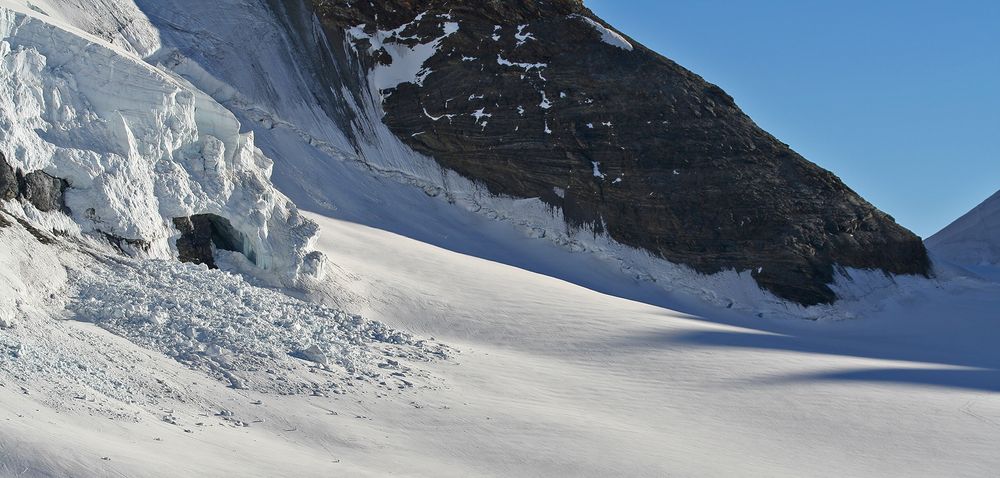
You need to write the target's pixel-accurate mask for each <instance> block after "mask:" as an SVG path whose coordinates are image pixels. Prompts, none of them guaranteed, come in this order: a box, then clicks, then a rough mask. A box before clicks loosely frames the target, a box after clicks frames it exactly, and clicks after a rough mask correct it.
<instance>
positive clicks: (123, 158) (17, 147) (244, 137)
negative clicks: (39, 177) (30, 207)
mask: <svg viewBox="0 0 1000 478" xmlns="http://www.w3.org/2000/svg"><path fill="white" fill-rule="evenodd" d="M0 91H2V92H3V94H2V95H0V151H3V152H4V153H5V155H6V157H7V158H8V161H9V162H10V163H11V165H12V166H13V167H14V168H16V169H21V170H24V171H35V170H43V171H45V172H47V173H49V174H51V175H52V176H55V177H58V178H62V179H65V180H67V181H68V182H69V184H70V188H69V189H68V190H67V191H66V198H65V199H66V204H67V206H68V207H69V209H70V210H71V211H72V217H73V219H74V220H75V222H76V223H78V224H79V226H80V229H81V231H82V232H84V233H97V234H105V235H109V236H113V237H116V238H120V239H125V240H127V241H130V242H131V243H134V244H143V247H141V248H140V249H142V250H141V251H140V250H136V251H135V252H142V253H143V254H148V255H149V256H150V257H155V258H170V257H173V256H175V255H176V253H175V251H174V248H175V246H174V245H173V244H174V241H175V240H176V237H177V235H178V233H177V231H176V230H175V229H174V228H173V225H172V220H173V219H174V218H178V217H187V216H191V215H194V214H215V215H218V216H221V217H224V218H226V219H228V220H229V221H230V222H231V223H232V225H233V226H234V227H235V228H236V229H237V230H238V231H239V232H240V233H241V235H242V236H243V238H244V240H245V244H244V248H245V249H247V252H252V255H253V256H254V257H255V258H256V261H257V265H258V266H259V267H260V268H261V269H264V270H267V271H269V272H270V274H271V275H270V276H271V277H274V278H276V279H279V280H280V281H281V282H284V283H291V282H294V280H295V279H296V277H297V276H298V274H299V272H300V271H310V272H311V273H319V271H320V265H321V262H322V258H321V257H320V256H319V255H318V253H313V254H310V252H309V250H308V249H309V245H310V241H311V240H312V238H313V236H315V234H316V233H317V228H316V226H315V225H314V224H312V223H311V222H309V221H307V220H305V219H303V218H302V217H301V216H300V215H299V213H298V211H297V210H296V208H295V207H294V205H292V204H291V203H290V202H289V201H288V200H287V199H286V198H285V197H284V196H283V195H282V194H281V193H279V192H278V191H277V190H275V189H274V188H273V186H272V185H271V183H270V179H269V178H270V174H271V168H272V162H271V160H270V159H268V158H267V157H265V156H264V155H263V154H262V153H261V152H260V151H259V150H258V149H257V148H256V146H255V145H254V137H253V133H241V126H240V123H239V122H238V121H237V120H236V118H235V117H234V116H233V114H232V113H230V112H229V111H228V110H226V109H225V108H224V107H222V106H221V105H219V104H218V103H217V102H216V101H214V100H213V99H212V98H210V97H209V96H207V95H205V94H204V93H202V92H200V91H199V90H197V89H196V88H193V87H192V86H190V84H188V83H187V82H186V81H184V80H182V79H179V78H178V77H173V76H171V75H169V74H167V73H165V72H163V71H161V70H159V69H156V68H154V67H152V66H150V65H148V64H147V63H145V62H144V61H143V60H142V59H140V58H138V57H136V56H134V55H133V54H132V53H130V52H129V51H127V50H125V49H122V48H118V47H115V46H113V45H110V44H107V43H105V42H103V41H101V40H98V39H96V38H94V37H91V36H90V35H87V34H85V33H83V32H80V31H78V30H76V29H74V28H72V27H70V26H67V25H61V24H58V22H57V21H56V20H54V19H53V17H49V16H48V15H47V14H41V13H35V12H20V11H15V10H13V9H10V8H6V7H4V6H0Z"/></svg>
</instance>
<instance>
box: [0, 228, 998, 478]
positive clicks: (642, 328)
mask: <svg viewBox="0 0 1000 478" xmlns="http://www.w3.org/2000/svg"><path fill="white" fill-rule="evenodd" d="M311 218H312V219H313V220H316V221H317V222H318V223H319V224H320V226H321V227H322V229H323V231H324V234H323V236H322V238H321V240H320V241H319V243H318V244H317V247H318V248H319V249H320V250H322V251H324V253H326V254H329V255H330V257H331V260H332V263H334V264H337V267H336V268H334V269H333V270H332V272H331V275H330V278H329V279H328V281H327V282H326V285H325V286H324V287H323V289H325V294H320V296H324V295H327V294H328V295H329V296H330V297H336V298H338V300H340V301H342V305H344V306H346V307H348V308H349V309H351V310H357V311H359V312H363V313H364V314H365V315H367V316H369V317H372V318H376V319H380V320H383V321H385V322H386V323H387V324H389V325H390V326H393V327H395V328H399V329H403V330H407V331H409V332H411V333H415V334H418V335H423V336H433V337H435V339H437V340H440V341H442V342H445V343H447V344H449V346H451V347H452V350H454V355H453V359H449V360H439V359H436V360H431V361H427V362H420V361H418V362H416V366H417V368H419V369H420V370H423V371H424V372H425V373H424V375H423V376H422V377H423V378H419V377H421V375H419V374H416V375H417V376H418V378H417V379H413V380H414V381H415V382H416V383H417V385H416V387H404V388H398V387H389V388H385V387H380V386H379V385H378V384H377V383H374V382H366V383H365V384H361V385H359V386H356V387H351V388H350V389H348V390H346V392H345V393H344V394H325V395H327V396H312V395H311V394H301V393H300V394H296V395H291V396H284V395H278V394H275V393H273V392H271V391H269V390H268V389H266V388H264V389H255V388H250V389H248V390H241V389H234V388H231V387H228V388H227V387H225V385H227V384H228V382H227V381H224V380H223V381H219V380H216V379H213V378H212V377H210V376H207V375H204V374H203V373H202V372H200V371H199V370H191V369H189V368H187V367H185V366H182V365H181V364H180V363H179V362H176V361H173V360H170V359H168V358H166V357H164V356H163V355H161V354H159V353H155V352H153V351H150V350H149V349H144V348H139V347H137V346H136V345H134V344H133V343H132V342H126V341H124V340H122V339H119V338H117V337H116V336H113V335H111V334H109V333H107V332H105V331H104V330H103V329H95V328H92V326H89V325H87V324H80V323H78V322H64V321H51V320H47V321H45V322H42V321H41V319H39V320H38V321H36V322H31V323H22V324H21V325H19V326H18V328H19V329H21V330H22V331H26V330H31V331H35V332H34V333H32V334H31V335H33V336H34V335H42V336H48V335H50V334H58V335H55V337H54V338H53V339H52V340H51V341H52V342H53V343H55V342H58V343H61V344H63V345H62V347H71V348H70V350H71V351H73V352H74V353H72V354H69V353H67V354H66V356H68V357H73V358H74V359H75V360H76V361H79V362H84V363H86V364H87V369H88V370H93V371H101V372H103V373H104V374H106V375H110V376H111V377H120V378H118V380H122V381H123V382H122V383H121V385H120V386H118V387H110V388H109V392H108V393H103V392H102V393H99V391H100V390H102V388H101V387H96V390H95V388H92V387H90V385H88V384H89V382H91V381H92V380H91V379H90V378H88V377H89V376H90V375H89V374H82V375H81V376H80V377H79V378H78V379H77V380H76V381H75V382H68V383H67V381H66V380H52V381H51V382H46V381H42V380H37V379H34V380H32V379H31V378H30V377H29V379H27V380H22V379H21V378H20V377H18V376H17V375H16V374H15V375H12V374H11V373H9V372H8V371H9V370H11V368H10V365H5V366H4V367H2V368H0V370H3V372H0V377H2V378H0V383H3V384H4V386H3V387H0V403H3V404H4V406H3V407H2V408H0V410H2V411H0V454H2V456H4V459H2V460H0V470H5V471H6V472H8V473H9V474H14V473H17V472H20V471H21V470H23V469H28V470H29V473H27V474H26V475H27V476H50V475H56V476H59V475H74V476H91V475H95V476H102V475H107V474H111V475H115V474H123V475H127V476H176V473H178V472H180V471H183V472H184V473H186V474H195V475H205V474H208V475H234V474H239V475H241V476H273V475H274V474H279V475H295V476H329V475H330V474H331V473H337V472H340V473H344V474H347V475H350V476H368V475H370V476H384V475H387V474H399V475H407V476H432V475H433V476H512V475H513V476H622V475H626V476H733V475H736V476H770V477H773V476H790V477H792V476H794V477H797V476H859V477H860V476H873V477H874V476H879V477H885V476H901V477H902V476H906V477H913V476H969V477H974V476H989V474H990V473H992V472H993V470H995V469H996V467H997V466H1000V461H998V460H1000V458H998V457H997V455H996V453H994V451H995V443H996V438H997V436H1000V394H998V393H997V392H1000V387H998V385H997V384H1000V352H998V351H997V349H996V347H993V344H995V343H996V341H997V339H1000V324H998V320H1000V318H998V317H997V316H996V313H995V311H996V310H997V307H996V306H997V300H998V297H1000V285H997V284H990V283H986V282H981V281H976V280H974V279H970V278H967V277H962V276H955V277H942V278H940V279H939V282H938V283H937V285H936V287H931V288H918V289H914V290H913V291H912V293H910V294H906V295H903V296H896V297H894V298H892V299H891V300H888V301H886V302H884V303H883V309H882V311H881V312H879V313H876V314H871V315H869V316H866V317H865V318H864V320H856V321H825V322H809V321H789V320H779V319H760V318H755V317H744V316H742V315H740V314H736V313H730V314H723V315H686V314H680V313H677V312H674V311H671V310H668V309H664V308H660V307H656V306H651V305H647V304H642V303H639V302H633V301H629V300H624V299H620V298H616V297H612V296H608V295H604V294H600V293H597V292H594V291H592V290H588V289H585V288H582V287H579V286H576V285H573V284H570V283H567V282H564V281H561V280H558V279H553V278H550V277H546V276H543V275H539V274H535V273H531V272H528V271H524V270H521V269H517V268H513V267H510V266H506V265H503V264H498V263H494V262H489V261H484V260H482V259H478V258H475V257H470V256H465V255H461V254H457V253H454V252H451V251H448V250H445V249H441V248H438V247H435V246H431V245H428V244H424V243H420V242H417V241H413V240H411V239H407V238H405V237H402V236H398V235H395V234H392V233H388V232H385V231H381V230H377V229H372V228H368V227H365V226H360V225H357V224H351V223H348V222H343V221H338V220H332V219H327V218H323V217H321V216H315V215H314V216H311ZM15 233H16V234H22V233H21V232H17V229H16V226H14V227H9V228H6V229H0V241H4V244H8V243H9V242H7V239H8V237H9V235H10V234H15ZM22 236H24V237H22V238H21V239H22V240H24V241H29V240H32V239H30V236H26V235H23V234H22ZM46 252H47V251H46V250H41V251H39V253H41V254H45V253H46ZM44 263H45V262H44V261H43V262H40V264H44ZM7 267H9V266H7V265H5V268H7ZM152 270H154V271H155V268H154V269H152ZM24 277H31V275H30V274H28V275H25V276H24ZM318 298H319V299H321V300H325V299H323V298H322V297H318ZM38 307H39V309H38V310H39V311H40V312H41V311H44V310H46V309H45V308H44V307H45V304H41V305H39V306H38ZM56 309H57V310H58V307H56ZM27 327H32V328H31V329H27ZM18 328H15V329H14V330H15V331H16V330H18ZM37 331H45V333H44V334H40V333H39V332H37ZM9 333H10V332H9V331H7V332H2V331H0V335H5V334H9ZM21 333H22V334H23V333H24V332H21ZM44 344H45V345H46V346H49V345H50V344H49V343H47V342H45V343H44ZM42 345H43V343H37V345H34V347H31V348H36V347H37V348H41V347H42ZM95 349H96V350H99V351H100V352H98V353H95V352H94V350H95ZM55 350H60V349H59V348H56V349H55ZM8 360H10V359H8ZM8 363H9V362H8ZM28 363H29V364H30V363H34V362H28ZM411 363H412V362H411ZM69 364H70V365H73V364H74V362H69ZM74 366H75V365H74ZM120 370H124V371H127V372H128V373H127V374H125V375H124V376H122V375H119V374H120V373H121V372H120ZM290 376H294V375H290ZM125 377H127V379H126V378H125ZM157 380H162V381H164V382H165V386H166V390H164V389H163V388H162V387H164V385H161V384H160V382H158V381H157ZM144 382H149V383H144ZM192 382H194V383H192ZM45 383H52V384H53V385H51V386H43V385H42V384H45ZM96 383H97V384H98V385H99V384H100V383H101V382H100V381H97V382H96ZM62 384H66V385H62ZM21 387H25V388H26V389H27V391H28V394H24V393H23V392H22V391H21ZM40 388H41V389H40ZM133 388H134V389H136V390H141V391H142V392H141V393H139V394H137V395H130V394H125V393H121V392H115V391H121V390H132V389H133ZM112 392H114V393H121V395H115V394H114V393H112ZM76 396H84V397H85V398H83V399H77V398H75V397H76ZM90 400H94V401H95V402H91V401H90ZM258 401H259V404H258ZM52 402H56V403H55V404H53V403H52ZM108 413H110V414H111V416H112V417H113V418H115V419H114V420H108ZM334 413H335V414H334ZM115 414H117V415H115ZM165 420H167V421H165ZM175 423H176V424H175ZM199 423H200V425H199ZM243 423H245V424H247V425H249V426H248V427H243V426H242V424H243ZM184 430H191V431H192V433H186V432H184ZM76 433H79V434H80V435H79V436H81V437H83V438H85V439H74V438H70V437H73V436H76V435H64V434H76ZM157 439H159V440H157ZM52 456H58V457H62V458H61V459H60V460H51V459H48V458H46V457H52ZM103 457H108V458H109V460H102V458H103ZM845 457H849V458H845ZM5 466H6V468H4V467H5Z"/></svg>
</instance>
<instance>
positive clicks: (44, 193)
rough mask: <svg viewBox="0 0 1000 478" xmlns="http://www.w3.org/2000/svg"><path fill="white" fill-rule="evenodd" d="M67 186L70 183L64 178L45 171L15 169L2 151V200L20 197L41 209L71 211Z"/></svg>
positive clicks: (0, 160) (0, 179)
mask: <svg viewBox="0 0 1000 478" xmlns="http://www.w3.org/2000/svg"><path fill="white" fill-rule="evenodd" d="M67 187H69V183H67V182H66V181H65V180H64V179H60V178H57V177H54V176H52V175H50V174H48V173H46V172H44V171H31V172H29V173H27V174H25V173H24V172H22V171H20V170H18V171H15V170H14V168H13V167H11V165H10V164H9V163H8V162H7V158H6V156H4V155H3V153H0V200H3V201H10V200H12V199H20V200H23V201H26V202H29V203H31V205H32V206H35V208H36V209H38V210H39V211H44V212H49V211H63V212H69V209H68V208H67V207H66V199H65V192H66V188H67Z"/></svg>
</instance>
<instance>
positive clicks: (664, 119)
mask: <svg viewBox="0 0 1000 478" xmlns="http://www.w3.org/2000/svg"><path fill="white" fill-rule="evenodd" d="M311 2H312V5H311V6H312V7H313V8H314V11H315V13H316V14H317V15H318V17H319V18H320V21H321V23H322V25H323V27H324V31H325V33H326V36H327V39H328V41H329V43H330V44H332V45H335V46H336V45H347V46H352V47H353V48H354V50H355V51H356V52H357V54H358V58H357V59H356V60H357V61H360V62H361V64H362V65H363V66H364V67H365V68H366V70H367V71H368V72H370V73H369V75H368V81H369V83H371V85H370V86H371V87H372V88H373V89H375V90H377V93H378V94H379V95H380V96H381V99H382V107H383V109H384V112H385V116H384V118H383V121H384V122H385V123H386V124H387V125H388V126H389V127H390V128H391V130H392V131H393V132H394V133H395V134H396V135H397V136H398V137H399V138H400V139H401V140H402V141H403V142H405V143H406V144H407V145H408V146H410V147H411V148H413V149H415V150H416V151H419V152H421V153H423V154H426V155H428V156H430V157H432V158H434V159H435V160H436V161H438V162H439V163H440V164H441V165H442V166H444V167H446V168H449V169H452V170H454V171H457V172H458V173H460V174H461V175H463V176H465V177H467V178H470V179H472V180H474V181H477V182H480V183H482V184H485V185H486V186H487V187H488V188H489V190H490V191H491V192H492V193H495V194H497V195H505V196H511V197H521V198H536V197H537V198H540V199H542V200H543V201H545V202H546V203H548V204H550V205H552V206H554V207H557V208H561V209H562V211H563V212H564V215H565V217H566V220H567V221H568V225H567V227H571V228H580V227H590V228H593V229H594V231H595V232H596V233H606V234H608V235H609V236H610V237H611V238H613V239H614V240H616V241H618V242H620V243H622V244H625V245H629V246H633V247H636V248H641V249H644V250H647V251H649V252H651V253H652V254H654V255H656V256H658V257H661V258H664V259H666V260H669V261H671V262H674V263H679V264H685V265H687V266H690V267H692V268H694V269H695V270H697V271H699V272H702V273H715V272H719V271H721V270H725V269H736V270H740V271H743V270H750V271H752V274H753V277H754V278H755V279H756V281H757V282H758V283H759V284H760V285H761V286H762V287H764V288H765V289H767V290H769V291H771V292H773V293H774V294H776V295H777V296H779V297H782V298H785V299H789V300H792V301H795V302H798V303H801V304H805V305H811V304H819V303H830V302H832V301H834V300H835V299H836V297H835V295H834V293H833V292H832V290H831V289H830V288H829V287H828V284H829V283H830V282H831V281H832V280H833V279H834V271H835V268H836V267H846V268H861V269H882V270H884V271H886V272H888V273H892V274H924V275H926V274H927V273H928V271H929V260H928V257H927V253H926V251H925V249H924V246H923V244H922V242H921V240H920V239H919V238H918V237H917V236H915V235H914V234H913V233H911V232H910V231H908V230H906V229H905V228H903V227H901V226H899V225H898V224H896V223H895V222H894V220H893V218H892V217H890V216H888V215H887V214H885V213H883V212H881V211H879V210H878V209H876V208H875V207H873V206H872V205H871V204H869V203H868V202H866V201H865V200H864V199H862V198H861V197H860V196H858V195H857V194H856V193H855V192H853V191H852V190H851V189H849V188H848V187H847V186H846V185H844V183H843V182H841V181H840V180H839V179H838V178H837V177H836V176H835V175H833V174H832V173H830V172H828V171H826V170H824V169H822V168H820V167H818V166H816V165H815V164H812V163H810V162H809V161H807V160H806V159H804V158H803V157H801V156H800V155H798V154H797V153H795V152H794V151H792V150H791V149H790V148H789V147H788V145H786V144H784V143H782V142H780V141H778V140H777V139H775V138H774V137H773V136H771V135H770V134H768V133H767V132H765V131H763V130H762V129H761V128H760V127H758V126H757V125H756V124H754V122H753V121H752V120H751V119H750V118H749V117H748V116H747V115H746V114H744V113H743V112H742V111H740V109H739V108H738V107H737V106H736V104H735V102H734V101H733V99H732V98H731V97H730V96H729V95H727V94H726V93H725V92H724V91H722V90H721V89H720V88H718V87H717V86H714V85H712V84H709V83H707V82H706V81H705V80H703V79H702V78H701V77H699V76H698V75H696V74H694V73H692V72H690V71H688V70H686V69H684V68H683V67H681V66H679V65H677V64H676V63H674V62H672V61H670V60H669V59H667V58H664V57H663V56H661V55H659V54H657V53H655V52H653V51H651V50H649V49H647V48H645V47H643V46H642V45H640V44H638V43H637V42H635V41H633V40H631V39H629V38H627V37H625V36H624V35H622V34H620V33H618V32H616V31H614V30H613V29H611V28H610V27H609V26H608V25H607V24H605V23H604V22H603V21H602V20H600V19H599V18H597V17H596V16H595V15H594V14H593V13H592V12H591V11H590V10H589V9H587V8H586V7H585V6H584V5H583V3H582V2H581V1H578V0H549V1H544V0H506V1H498V0H491V1H476V2H472V1H468V0H464V1H463V0H387V1H379V2H360V1H348V0H311ZM334 50H336V48H334Z"/></svg>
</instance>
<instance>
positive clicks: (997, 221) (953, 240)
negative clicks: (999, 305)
mask: <svg viewBox="0 0 1000 478" xmlns="http://www.w3.org/2000/svg"><path fill="white" fill-rule="evenodd" d="M925 243H926V244H927V248H928V249H930V250H931V252H933V253H934V255H935V257H939V258H941V259H944V260H947V261H951V262H954V263H956V264H961V265H969V266H978V265H1000V192H997V193H996V194H994V195H993V196H991V197H990V198H989V199H987V200H985V201H983V202H982V204H980V205H978V206H976V207H975V208H973V209H972V210H971V211H969V212H968V213H966V214H965V215H964V216H962V217H960V218H958V219H956V220H955V222H953V223H951V224H949V225H948V226H947V227H945V228H944V229H942V230H940V231H939V232H938V233H937V234H934V235H933V236H931V237H929V238H927V240H926V241H925Z"/></svg>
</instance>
